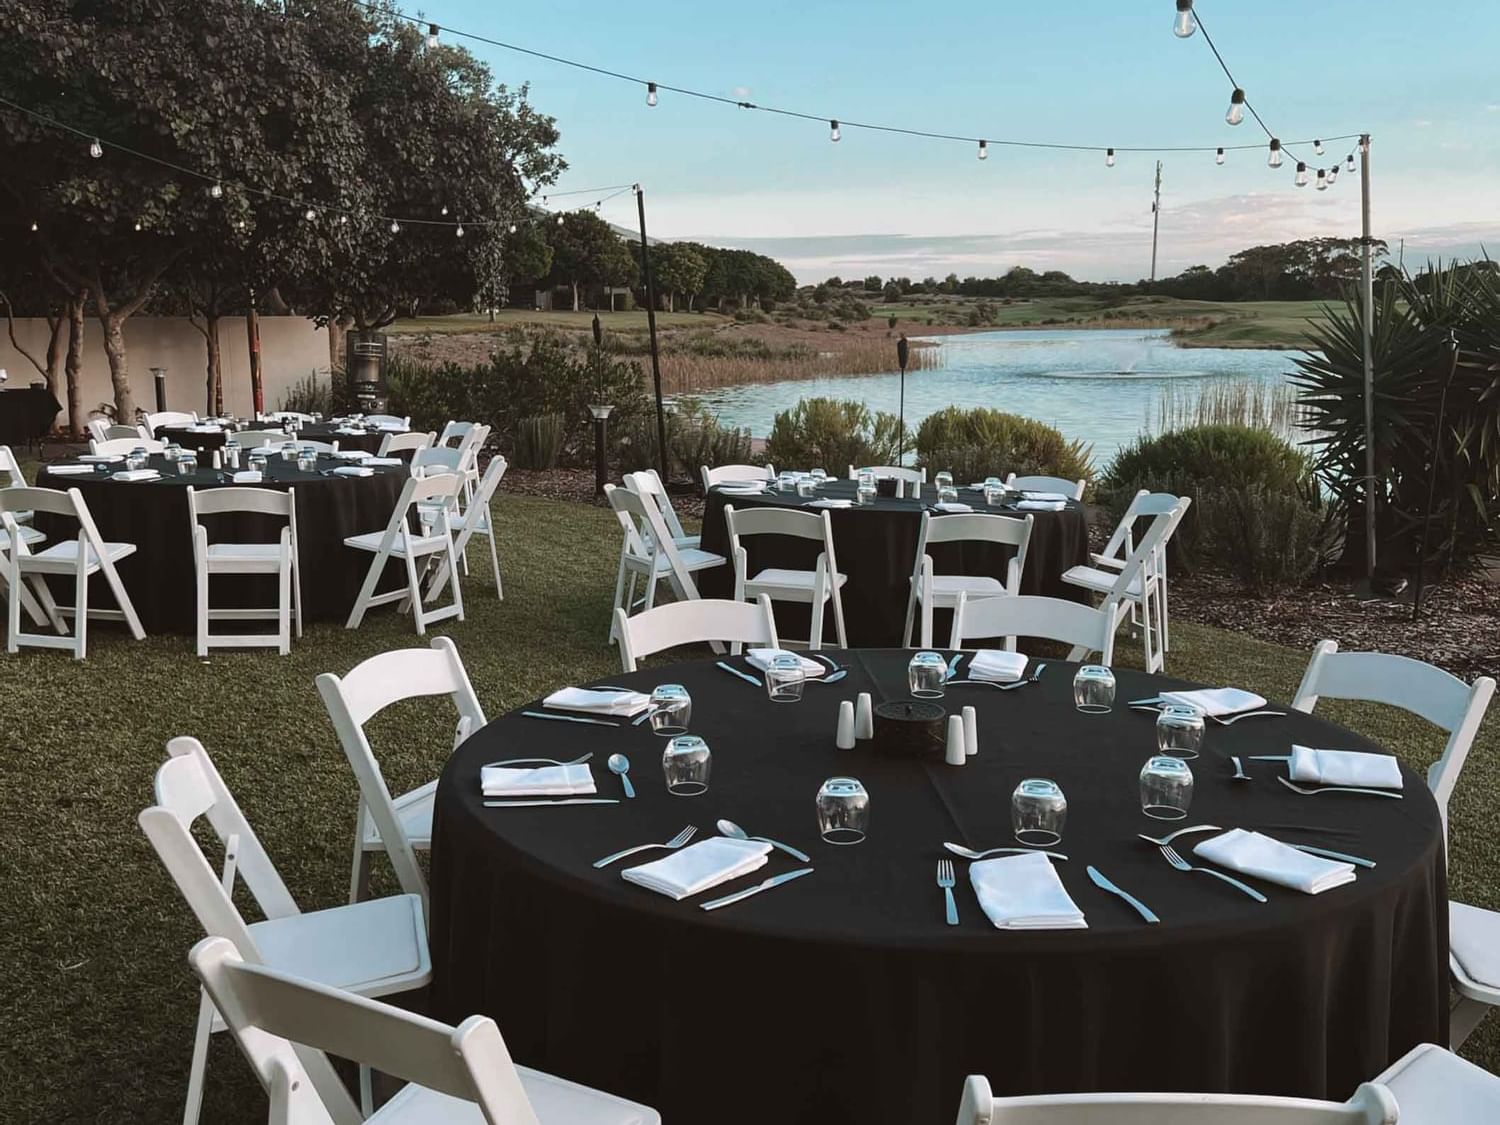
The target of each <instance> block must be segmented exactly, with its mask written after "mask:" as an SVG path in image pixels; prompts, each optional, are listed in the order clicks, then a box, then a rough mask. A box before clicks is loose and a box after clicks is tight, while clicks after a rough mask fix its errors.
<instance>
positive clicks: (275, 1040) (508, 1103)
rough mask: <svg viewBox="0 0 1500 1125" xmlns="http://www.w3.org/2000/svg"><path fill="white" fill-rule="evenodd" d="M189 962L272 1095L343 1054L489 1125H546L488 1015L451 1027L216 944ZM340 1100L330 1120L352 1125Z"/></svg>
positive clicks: (330, 1109)
mask: <svg viewBox="0 0 1500 1125" xmlns="http://www.w3.org/2000/svg"><path fill="white" fill-rule="evenodd" d="M188 959H189V961H190V962H191V964H192V966H193V971H194V972H195V973H196V974H197V975H198V977H199V979H200V980H202V982H203V987H204V988H205V989H206V990H207V992H208V994H209V996H210V997H212V998H213V1001H214V1005H215V1006H216V1007H217V1008H218V1009H219V1012H220V1014H221V1015H222V1016H223V1017H224V1022H225V1023H226V1024H228V1025H229V1028H230V1030H231V1031H232V1032H233V1034H234V1037H235V1040H236V1041H237V1042H238V1043H239V1045H240V1048H241V1050H242V1051H244V1053H245V1057H246V1058H247V1059H248V1060H249V1062H250V1065H251V1067H252V1068H253V1069H254V1070H255V1072H256V1075H257V1076H258V1077H259V1078H260V1080H261V1082H262V1083H263V1084H265V1086H266V1088H267V1090H268V1091H269V1090H270V1089H271V1084H272V1078H273V1075H274V1073H275V1069H276V1068H280V1069H282V1070H284V1071H286V1072H288V1073H289V1074H292V1075H297V1074H298V1073H300V1072H302V1071H303V1070H304V1068H305V1066H306V1060H307V1059H308V1057H309V1056H308V1054H307V1051H308V1050H309V1049H310V1050H312V1051H314V1052H317V1053H318V1054H317V1055H316V1056H314V1057H316V1058H321V1059H322V1062H323V1064H325V1065H326V1063H327V1059H326V1055H335V1056H338V1057H340V1058H345V1059H349V1060H351V1061H353V1062H358V1063H361V1064H363V1065H367V1066H369V1067H371V1068H373V1069H375V1070H379V1071H382V1072H384V1073H386V1074H390V1075H394V1076H395V1077H397V1078H400V1079H403V1080H405V1081H407V1082H415V1083H417V1084H418V1085H419V1086H423V1087H426V1088H427V1089H429V1090H436V1091H438V1092H439V1093H442V1094H446V1095H448V1096H449V1097H451V1098H457V1099H459V1100H461V1101H466V1102H472V1103H474V1104H475V1105H476V1106H477V1107H478V1109H479V1111H480V1113H481V1115H482V1117H483V1120H484V1121H485V1122H487V1123H488V1125H539V1123H538V1121H537V1117H536V1113H535V1111H534V1110H533V1109H532V1107H531V1102H530V1101H529V1100H528V1099H527V1097H526V1090H525V1087H524V1086H523V1085H522V1083H521V1076H520V1075H519V1074H518V1073H517V1071H516V1067H515V1063H514V1062H513V1061H512V1060H511V1057H510V1052H509V1051H508V1050H507V1049H506V1046H505V1040H504V1039H502V1038H501V1036H500V1029H499V1028H498V1027H496V1026H495V1021H494V1020H492V1019H490V1018H489V1017H488V1016H470V1017H469V1018H468V1019H466V1020H465V1021H464V1022H463V1023H461V1024H459V1025H458V1026H457V1027H450V1026H448V1025H447V1024H443V1023H438V1022H437V1021H436V1020H431V1019H428V1018H427V1017H425V1016H419V1015H417V1014H415V1013H414V1012H408V1011H404V1010H403V1009H401V1008H397V1007H394V1006H392V1005H389V1004H382V1003H380V1002H379V1001H376V1000H368V999H365V998H364V997H362V996H355V995H353V994H352V993H348V992H344V991H342V990H340V989H336V988H329V987H327V986H325V985H321V984H315V983H313V982H311V981H307V980H303V979H300V978H298V977H294V976H292V975H290V974H288V973H282V972H278V971H277V970H275V969H270V968H267V967H265V966H263V965H258V964H253V963H251V962H249V961H248V960H246V959H244V958H243V957H242V956H241V955H239V954H238V953H237V952H236V950H235V949H234V947H233V946H232V945H231V944H230V943H228V942H226V941H222V940H216V939H212V938H210V939H206V940H204V941H200V942H199V943H198V944H197V945H195V946H194V947H193V950H192V952H191V953H190V954H189V955H188ZM294 1045H298V1046H301V1047H302V1048H303V1050H302V1051H301V1052H299V1051H297V1050H295V1049H294ZM317 1078H318V1076H317V1075H313V1076H312V1077H311V1080H310V1081H307V1082H296V1081H295V1079H294V1084H296V1085H297V1086H298V1088H299V1089H300V1090H302V1091H303V1096H304V1099H313V1098H319V1097H320V1091H321V1090H322V1089H323V1085H324V1084H323V1083H321V1082H319V1081H317ZM289 1085H290V1084H289ZM293 1093H294V1095H295V1091H294V1092H293ZM333 1097H334V1099H335V1105H333V1106H328V1105H327V1104H326V1102H325V1104H324V1105H323V1106H322V1107H321V1108H322V1109H323V1111H324V1113H325V1114H327V1119H331V1120H335V1121H340V1122H342V1121H347V1120H349V1115H350V1113H351V1112H352V1111H353V1110H354V1106H353V1102H352V1100H350V1099H349V1098H348V1095H347V1094H344V1095H343V1097H342V1098H340V1097H339V1096H338V1094H337V1093H334V1094H333ZM294 1104H295V1103H294ZM461 1116H466V1115H461ZM293 1119H294V1120H297V1121H300V1120H301V1118H297V1117H294V1118H293ZM324 1119H325V1118H320V1117H316V1116H310V1117H309V1118H308V1120H309V1121H322V1120H324ZM354 1120H358V1118H357V1116H356V1117H355V1118H354Z"/></svg>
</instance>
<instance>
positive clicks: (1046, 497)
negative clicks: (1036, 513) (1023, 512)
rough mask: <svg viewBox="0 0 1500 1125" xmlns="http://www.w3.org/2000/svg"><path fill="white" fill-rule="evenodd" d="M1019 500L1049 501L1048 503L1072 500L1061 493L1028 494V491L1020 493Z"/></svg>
mask: <svg viewBox="0 0 1500 1125" xmlns="http://www.w3.org/2000/svg"><path fill="white" fill-rule="evenodd" d="M1021 499H1022V500H1043V501H1049V502H1050V501H1057V500H1062V501H1065V502H1066V501H1068V500H1071V499H1073V498H1072V497H1071V496H1069V495H1067V494H1066V493H1063V492H1030V491H1026V492H1022V493H1021Z"/></svg>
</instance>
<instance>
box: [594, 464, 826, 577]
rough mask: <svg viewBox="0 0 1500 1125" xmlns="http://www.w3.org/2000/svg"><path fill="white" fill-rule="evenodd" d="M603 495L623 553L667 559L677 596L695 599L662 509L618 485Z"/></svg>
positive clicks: (647, 559)
mask: <svg viewBox="0 0 1500 1125" xmlns="http://www.w3.org/2000/svg"><path fill="white" fill-rule="evenodd" d="M604 495H605V497H606V498H607V499H608V500H609V504H610V507H612V508H614V510H615V514H616V516H617V517H618V518H619V520H620V526H621V528H622V529H624V531H625V551H626V553H627V554H630V555H632V556H634V557H636V558H638V559H642V560H645V561H646V562H648V563H649V562H650V560H651V559H652V558H655V557H660V558H664V559H666V560H667V565H668V568H669V570H670V571H671V573H672V576H673V578H674V579H675V581H674V582H673V586H674V588H675V589H676V590H677V593H678V595H679V596H680V597H687V598H692V599H695V600H696V599H697V597H698V586H697V583H695V582H694V581H693V576H692V574H691V573H690V572H689V571H688V568H687V564H686V563H684V562H683V561H682V553H681V552H680V551H678V550H677V545H676V544H675V543H673V542H672V533H671V531H669V530H668V529H667V522H666V520H664V519H663V518H662V514H661V508H660V507H659V506H658V505H656V504H655V503H650V502H648V501H647V498H646V497H643V496H641V495H640V494H638V493H635V492H631V491H630V489H628V488H617V487H615V486H614V485H612V484H606V485H605V486H604ZM824 514H825V515H826V513H824ZM731 534H732V533H731ZM653 565H654V564H653ZM652 573H655V572H654V571H653V572H652Z"/></svg>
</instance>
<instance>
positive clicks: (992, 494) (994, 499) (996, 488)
mask: <svg viewBox="0 0 1500 1125" xmlns="http://www.w3.org/2000/svg"><path fill="white" fill-rule="evenodd" d="M1004 500H1005V485H1003V484H1001V483H1000V482H999V481H998V480H996V479H995V478H994V477H990V478H989V480H987V481H985V482H984V502H985V503H986V504H990V505H995V504H1000V503H1003V502H1004Z"/></svg>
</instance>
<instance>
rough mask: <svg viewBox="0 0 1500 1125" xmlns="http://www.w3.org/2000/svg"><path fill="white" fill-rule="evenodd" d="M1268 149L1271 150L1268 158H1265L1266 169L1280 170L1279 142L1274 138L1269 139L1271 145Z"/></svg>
mask: <svg viewBox="0 0 1500 1125" xmlns="http://www.w3.org/2000/svg"><path fill="white" fill-rule="evenodd" d="M1269 147H1270V149H1271V155H1270V156H1268V157H1266V167H1267V168H1280V167H1281V142H1280V141H1278V140H1277V139H1276V138H1275V137H1272V138H1271V144H1270V146H1269Z"/></svg>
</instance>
